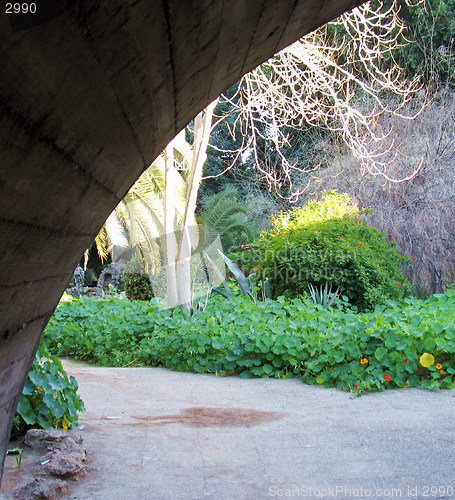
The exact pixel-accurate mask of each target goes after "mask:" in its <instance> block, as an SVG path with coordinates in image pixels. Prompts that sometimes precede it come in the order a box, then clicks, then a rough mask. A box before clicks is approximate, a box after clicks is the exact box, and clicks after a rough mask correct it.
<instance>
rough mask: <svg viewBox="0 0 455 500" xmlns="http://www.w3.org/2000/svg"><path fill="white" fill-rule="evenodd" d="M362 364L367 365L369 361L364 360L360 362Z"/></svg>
mask: <svg viewBox="0 0 455 500" xmlns="http://www.w3.org/2000/svg"><path fill="white" fill-rule="evenodd" d="M360 363H361V364H362V365H366V364H367V363H368V359H367V358H362V359H361V360H360Z"/></svg>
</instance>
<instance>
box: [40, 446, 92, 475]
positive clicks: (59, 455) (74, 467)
mask: <svg viewBox="0 0 455 500" xmlns="http://www.w3.org/2000/svg"><path fill="white" fill-rule="evenodd" d="M85 465H86V464H85V451H83V452H71V453H68V452H66V451H60V450H56V451H54V452H53V453H52V455H51V460H50V462H49V463H47V464H46V465H45V467H46V470H47V473H48V474H49V475H51V476H57V477H61V478H66V479H68V478H74V477H75V476H77V475H79V474H81V473H83V472H85Z"/></svg>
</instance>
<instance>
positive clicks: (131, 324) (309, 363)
mask: <svg viewBox="0 0 455 500" xmlns="http://www.w3.org/2000/svg"><path fill="white" fill-rule="evenodd" d="M454 310H455V291H454V290H447V292H446V293H445V294H439V295H433V296H431V297H429V298H428V299H427V300H424V301H423V300H419V299H415V298H405V299H403V300H402V301H391V302H388V303H387V304H386V305H385V306H378V307H376V308H375V310H374V311H372V312H369V313H356V312H354V311H352V310H349V309H346V310H340V309H335V308H330V309H324V308H323V307H322V306H320V305H315V304H314V303H312V301H311V300H308V301H302V300H300V299H294V300H292V301H288V300H286V299H285V298H283V297H280V298H279V299H278V300H270V299H268V300H266V301H264V302H257V303H254V302H252V301H251V300H250V299H249V298H248V297H244V296H240V297H232V298H230V299H225V298H223V297H221V296H214V297H212V299H211V301H210V302H209V305H208V307H207V309H206V310H205V311H199V312H197V313H196V314H194V315H193V316H191V317H188V316H185V315H184V314H183V313H182V312H180V311H178V310H174V311H171V310H159V309H158V307H157V306H156V305H155V304H154V301H153V300H152V301H150V302H140V301H137V302H129V301H125V300H123V301H122V300H120V299H112V300H109V301H97V300H94V299H89V298H81V299H78V300H74V301H71V302H63V303H61V304H60V306H59V307H58V308H57V310H56V312H55V314H54V316H53V318H52V319H51V321H50V322H49V325H48V327H47V328H46V330H45V334H44V337H43V341H44V342H45V343H46V344H47V345H48V346H49V348H50V349H51V350H52V351H54V352H56V353H58V354H60V355H65V356H73V357H76V358H79V359H85V360H87V361H92V362H95V363H99V364H103V365H111V366H131V365H152V366H164V367H167V368H172V369H175V370H183V371H193V372H198V373H216V374H219V375H240V376H241V377H252V376H259V377H292V376H299V377H301V378H302V380H303V381H305V382H307V383H309V384H322V385H324V386H326V387H337V388H340V389H345V390H356V391H363V390H382V389H384V388H389V387H408V386H418V385H422V386H424V387H427V388H431V389H438V388H441V387H454V386H455V316H454V312H453V311H454ZM425 353H428V354H430V355H431V356H432V357H433V361H432V363H431V364H430V365H428V366H424V365H422V364H421V363H420V359H421V356H422V355H424V354H425ZM427 364H428V363H427Z"/></svg>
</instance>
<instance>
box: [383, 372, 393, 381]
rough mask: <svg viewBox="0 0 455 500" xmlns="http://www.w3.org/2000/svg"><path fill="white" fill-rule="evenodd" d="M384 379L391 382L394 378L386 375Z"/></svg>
mask: <svg viewBox="0 0 455 500" xmlns="http://www.w3.org/2000/svg"><path fill="white" fill-rule="evenodd" d="M384 378H385V379H386V380H387V382H390V381H391V380H392V377H391V376H390V375H389V374H388V373H384Z"/></svg>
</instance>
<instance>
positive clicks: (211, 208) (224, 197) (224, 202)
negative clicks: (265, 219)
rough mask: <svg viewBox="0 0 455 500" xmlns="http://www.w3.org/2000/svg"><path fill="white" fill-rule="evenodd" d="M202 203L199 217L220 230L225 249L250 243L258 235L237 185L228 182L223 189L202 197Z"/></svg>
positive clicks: (203, 221)
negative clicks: (240, 198)
mask: <svg viewBox="0 0 455 500" xmlns="http://www.w3.org/2000/svg"><path fill="white" fill-rule="evenodd" d="M201 205H202V211H201V213H200V216H199V218H200V220H201V221H202V223H204V224H206V225H207V226H209V227H212V228H214V229H216V230H217V231H218V233H219V235H220V239H221V245H222V247H223V250H224V251H229V250H230V249H231V248H232V247H238V246H240V245H242V244H245V243H249V242H250V241H252V240H253V239H254V237H255V236H256V234H255V231H254V226H253V224H252V222H251V221H250V220H249V217H248V212H249V205H248V203H245V202H242V201H240V200H239V196H238V190H237V188H236V187H235V186H233V185H231V184H228V185H226V186H225V187H224V189H223V191H220V192H219V193H215V194H212V195H210V196H206V197H204V198H202V200H201Z"/></svg>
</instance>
